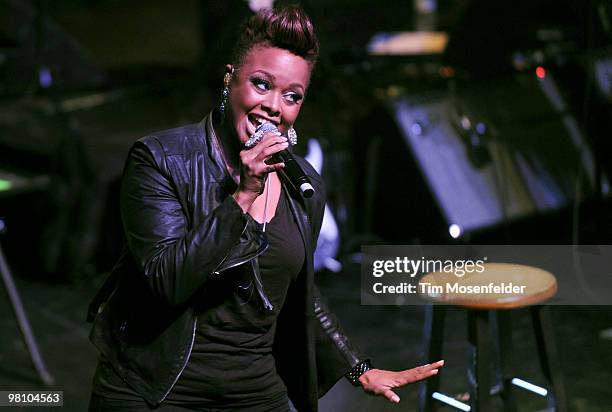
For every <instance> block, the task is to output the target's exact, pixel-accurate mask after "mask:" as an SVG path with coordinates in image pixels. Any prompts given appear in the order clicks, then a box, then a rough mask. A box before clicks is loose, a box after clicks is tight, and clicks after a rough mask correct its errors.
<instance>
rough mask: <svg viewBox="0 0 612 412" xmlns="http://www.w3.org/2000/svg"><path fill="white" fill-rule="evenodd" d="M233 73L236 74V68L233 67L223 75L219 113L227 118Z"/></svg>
mask: <svg viewBox="0 0 612 412" xmlns="http://www.w3.org/2000/svg"><path fill="white" fill-rule="evenodd" d="M233 74H234V68H233V67H232V70H231V71H229V72H227V73H225V76H223V90H222V91H221V104H220V105H219V113H221V116H222V117H223V118H225V110H226V108H227V99H228V97H229V94H230V90H229V85H230V82H231V81H232V75H233Z"/></svg>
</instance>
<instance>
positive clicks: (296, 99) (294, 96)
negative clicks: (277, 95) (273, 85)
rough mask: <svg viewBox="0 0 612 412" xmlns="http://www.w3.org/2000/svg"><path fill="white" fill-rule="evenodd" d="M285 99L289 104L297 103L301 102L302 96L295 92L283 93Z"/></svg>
mask: <svg viewBox="0 0 612 412" xmlns="http://www.w3.org/2000/svg"><path fill="white" fill-rule="evenodd" d="M285 98H286V99H287V100H289V101H290V102H291V103H299V102H300V101H301V100H302V95H301V94H299V93H295V92H290V93H285Z"/></svg>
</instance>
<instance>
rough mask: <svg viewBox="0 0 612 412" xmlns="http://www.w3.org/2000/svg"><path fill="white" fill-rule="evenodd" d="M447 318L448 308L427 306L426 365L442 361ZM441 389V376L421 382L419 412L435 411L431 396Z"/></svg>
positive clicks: (425, 331) (425, 327) (424, 343)
mask: <svg viewBox="0 0 612 412" xmlns="http://www.w3.org/2000/svg"><path fill="white" fill-rule="evenodd" d="M445 316H446V307H444V306H441V305H427V306H426V307H425V323H424V327H423V354H424V358H425V359H423V361H424V363H430V362H435V361H438V360H440V359H442V347H443V344H444V318H445ZM439 388H440V375H435V376H432V377H431V378H429V379H425V380H424V381H421V383H420V385H419V411H421V412H430V411H435V409H436V403H435V402H434V399H433V398H432V397H431V396H432V394H433V393H434V392H436V391H437V390H438V389H439Z"/></svg>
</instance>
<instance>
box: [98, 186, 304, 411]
mask: <svg viewBox="0 0 612 412" xmlns="http://www.w3.org/2000/svg"><path fill="white" fill-rule="evenodd" d="M266 235H267V238H268V242H269V245H270V246H269V248H268V250H267V251H266V252H265V253H264V254H263V255H262V256H260V257H259V265H260V271H261V276H262V281H263V284H264V290H265V293H266V295H267V296H268V297H269V299H270V300H271V302H272V304H273V305H274V310H273V311H268V310H265V309H263V308H262V304H261V300H260V298H259V297H258V295H257V292H256V289H255V286H254V285H253V281H252V279H251V275H250V268H249V265H242V266H239V267H237V268H233V269H230V270H228V271H226V272H224V274H223V276H222V279H221V280H218V281H215V282H209V283H208V284H207V285H206V290H204V291H202V294H201V295H200V297H199V300H200V301H201V302H202V305H201V307H199V308H198V309H197V312H199V315H198V323H197V328H196V336H195V342H194V346H193V349H192V352H191V356H190V358H189V362H188V363H187V366H186V368H185V370H184V371H183V373H182V374H181V376H180V378H179V380H178V381H177V382H176V384H175V386H174V387H173V389H172V391H171V392H170V394H169V395H168V397H167V398H166V401H165V402H167V403H170V404H190V405H198V406H202V407H224V408H235V407H248V406H254V405H258V404H261V403H266V402H268V401H269V400H271V399H276V398H278V396H279V395H281V394H283V393H285V392H286V388H285V385H284V383H283V382H282V380H281V379H280V377H279V376H278V374H277V373H276V367H275V361H274V357H273V356H272V345H273V341H274V334H275V329H276V318H277V316H278V314H279V312H280V309H281V308H282V306H283V303H284V301H285V298H286V296H287V291H288V289H289V286H290V284H291V282H292V281H294V280H295V278H296V277H297V275H298V274H299V272H300V270H301V268H302V265H303V264H304V258H305V252H304V244H303V242H302V239H301V236H300V232H299V230H298V226H297V224H296V222H295V220H294V218H293V215H292V213H291V211H290V210H289V205H288V201H287V199H286V195H285V194H284V192H283V191H281V196H280V199H279V202H278V206H277V210H276V213H275V215H274V217H273V218H272V220H271V221H270V223H268V225H267V227H266ZM107 372H108V371H107ZM100 375H103V376H101V378H100V379H96V380H97V381H98V382H95V383H94V392H95V393H97V394H100V395H103V396H107V397H114V398H119V399H126V400H128V399H134V397H138V395H137V393H136V392H134V391H132V390H131V389H130V388H128V387H126V385H125V384H124V383H123V382H122V381H121V379H120V378H119V377H117V376H116V375H115V374H114V373H112V374H109V373H105V374H100ZM112 375H114V376H112ZM109 378H110V379H109Z"/></svg>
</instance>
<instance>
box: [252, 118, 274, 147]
mask: <svg viewBox="0 0 612 412" xmlns="http://www.w3.org/2000/svg"><path fill="white" fill-rule="evenodd" d="M266 133H278V127H276V125H275V124H274V123H269V122H266V123H262V124H260V125H259V126H257V129H255V133H253V135H252V136H251V137H249V140H247V141H246V143H245V144H244V145H245V146H246V147H247V148H251V147H253V146H255V145H256V144H257V143H259V141H260V140H261V139H262V138H263V135H264V134H266Z"/></svg>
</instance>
